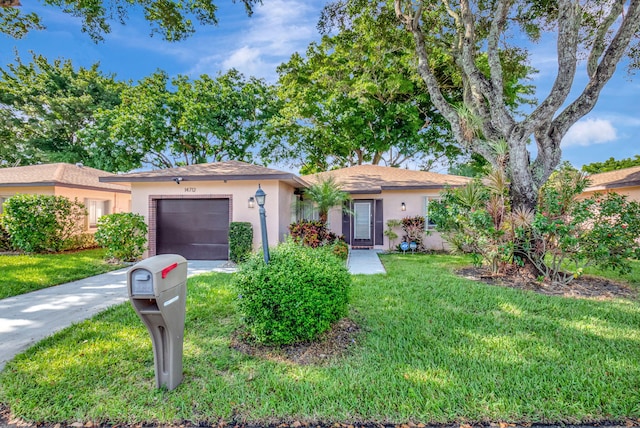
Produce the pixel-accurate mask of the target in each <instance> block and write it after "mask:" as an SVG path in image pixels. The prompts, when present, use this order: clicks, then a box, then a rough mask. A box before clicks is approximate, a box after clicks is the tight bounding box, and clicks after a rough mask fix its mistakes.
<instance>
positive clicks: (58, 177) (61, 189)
mask: <svg viewBox="0 0 640 428" xmlns="http://www.w3.org/2000/svg"><path fill="white" fill-rule="evenodd" d="M109 175H111V176H114V174H110V173H108V172H106V171H101V170H97V169H94V168H89V167H85V166H82V165H72V164H65V163H57V164H43V165H29V166H24V167H15V168H0V212H2V208H1V206H2V205H1V204H2V202H4V201H5V200H6V199H8V198H9V197H11V196H13V195H16V194H34V195H54V196H64V197H66V198H68V199H70V200H72V201H73V200H78V202H81V203H83V204H85V205H89V204H90V202H92V201H93V203H94V207H93V208H92V209H90V207H89V206H87V210H89V211H90V216H89V217H87V219H86V221H85V225H84V226H85V230H86V231H88V232H95V231H96V224H95V223H96V221H97V218H96V214H100V213H102V214H112V213H120V212H129V210H130V209H131V191H130V188H129V186H126V185H120V184H107V183H101V182H100V181H99V178H100V177H102V176H109ZM96 203H98V205H99V209H98V211H97V212H96V206H95V204H96Z"/></svg>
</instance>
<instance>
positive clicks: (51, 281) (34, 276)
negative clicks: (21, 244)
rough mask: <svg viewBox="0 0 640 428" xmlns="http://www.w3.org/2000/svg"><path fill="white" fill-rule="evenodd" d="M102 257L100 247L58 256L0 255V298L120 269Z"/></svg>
mask: <svg viewBox="0 0 640 428" xmlns="http://www.w3.org/2000/svg"><path fill="white" fill-rule="evenodd" d="M104 255H105V250H104V249H102V248H98V249H92V250H82V251H75V252H65V253H58V254H32V255H0V272H2V275H0V299H4V298H7V297H11V296H17V295H19V294H24V293H28V292H30V291H35V290H40V289H42V288H47V287H51V286H52V285H58V284H64V283H65V282H70V281H75V280H77V279H82V278H87V277H89V276H93V275H98V274H101V273H105V272H109V271H112V270H116V269H120V268H122V267H124V265H114V264H109V263H107V262H106V261H105V260H104Z"/></svg>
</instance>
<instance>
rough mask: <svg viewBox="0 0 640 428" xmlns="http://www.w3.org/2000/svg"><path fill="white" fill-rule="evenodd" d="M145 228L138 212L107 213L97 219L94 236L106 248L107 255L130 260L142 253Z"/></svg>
mask: <svg viewBox="0 0 640 428" xmlns="http://www.w3.org/2000/svg"><path fill="white" fill-rule="evenodd" d="M147 230H148V229H147V224H146V223H145V222H144V217H143V216H141V215H140V214H134V213H116V214H109V215H104V216H102V217H100V218H99V219H98V230H97V231H96V235H95V238H96V242H97V243H98V245H100V246H101V247H104V248H106V249H107V254H106V256H107V257H110V258H113V259H116V260H122V261H127V262H130V261H135V260H137V259H138V258H140V256H142V253H144V250H145V249H146V244H147Z"/></svg>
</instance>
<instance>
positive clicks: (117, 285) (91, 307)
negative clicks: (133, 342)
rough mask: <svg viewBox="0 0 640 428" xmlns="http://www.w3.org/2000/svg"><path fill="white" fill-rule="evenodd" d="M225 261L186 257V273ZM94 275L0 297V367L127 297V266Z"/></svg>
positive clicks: (221, 266)
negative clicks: (33, 346)
mask: <svg viewBox="0 0 640 428" xmlns="http://www.w3.org/2000/svg"><path fill="white" fill-rule="evenodd" d="M227 264H228V262H226V261H200V260H195V261H189V263H188V273H187V275H188V276H192V275H197V274H200V273H206V272H212V271H216V272H233V271H234V270H235V269H234V268H230V267H225V266H226V265H227ZM128 269H129V268H125V269H120V270H116V271H113V272H108V273H104V274H102V275H96V276H93V277H90V278H85V279H82V280H79V281H74V282H69V283H67V284H62V285H57V286H55V287H49V288H44V289H42V290H38V291H33V292H31V293H27V294H22V295H20V296H14V297H9V298H7V299H3V300H0V344H1V345H0V370H2V369H4V366H5V364H6V363H7V362H8V361H9V360H10V359H12V358H13V357H14V356H15V355H17V354H18V353H20V352H22V351H24V350H25V349H27V348H28V347H30V346H31V345H33V344H34V343H36V342H39V341H40V340H42V339H44V338H45V337H47V336H49V335H51V334H53V333H55V332H56V331H58V330H62V329H63V328H65V327H68V326H70V325H71V324H73V323H77V322H80V321H82V320H85V319H87V318H90V317H92V316H93V315H95V314H97V313H98V312H100V311H102V310H104V309H106V308H108V307H109V306H113V305H117V304H119V303H122V302H126V301H127V300H129V296H128V293H127V270H128Z"/></svg>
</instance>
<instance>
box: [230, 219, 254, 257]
mask: <svg viewBox="0 0 640 428" xmlns="http://www.w3.org/2000/svg"><path fill="white" fill-rule="evenodd" d="M252 247H253V227H252V226H251V223H249V222H240V221H234V222H231V224H230V225H229V259H231V261H232V262H234V263H240V262H243V261H245V260H246V259H247V258H248V257H249V255H250V254H251V250H252Z"/></svg>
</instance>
